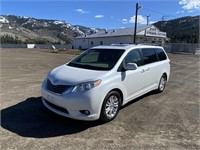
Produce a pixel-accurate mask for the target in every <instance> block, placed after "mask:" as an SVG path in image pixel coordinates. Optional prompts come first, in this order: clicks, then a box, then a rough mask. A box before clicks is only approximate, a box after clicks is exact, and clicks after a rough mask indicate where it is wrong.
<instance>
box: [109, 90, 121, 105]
mask: <svg viewBox="0 0 200 150" xmlns="http://www.w3.org/2000/svg"><path fill="white" fill-rule="evenodd" d="M112 91H116V92H118V93H119V94H120V96H121V105H123V102H124V94H123V92H122V91H121V90H120V89H118V88H114V89H112V90H110V91H109V92H108V93H110V92H112Z"/></svg>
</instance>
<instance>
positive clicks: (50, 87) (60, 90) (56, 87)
mask: <svg viewBox="0 0 200 150" xmlns="http://www.w3.org/2000/svg"><path fill="white" fill-rule="evenodd" d="M69 87H70V86H68V85H53V84H52V83H51V81H50V80H49V79H47V90H49V91H51V92H54V93H57V94H62V93H63V92H65V91H66V90H67V89H68V88H69Z"/></svg>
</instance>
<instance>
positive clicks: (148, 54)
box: [142, 48, 158, 65]
mask: <svg viewBox="0 0 200 150" xmlns="http://www.w3.org/2000/svg"><path fill="white" fill-rule="evenodd" d="M142 55H143V59H144V64H145V65H146V64H150V63H153V62H156V61H158V59H157V56H156V52H155V50H154V49H153V48H144V49H142Z"/></svg>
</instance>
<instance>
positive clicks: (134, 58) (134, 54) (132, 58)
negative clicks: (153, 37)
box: [124, 50, 142, 66]
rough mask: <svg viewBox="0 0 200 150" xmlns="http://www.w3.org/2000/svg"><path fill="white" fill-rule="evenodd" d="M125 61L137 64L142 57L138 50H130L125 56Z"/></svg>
mask: <svg viewBox="0 0 200 150" xmlns="http://www.w3.org/2000/svg"><path fill="white" fill-rule="evenodd" d="M124 60H125V63H126V64H127V63H136V64H137V65H138V66H141V65H142V59H141V56H140V52H139V50H132V51H130V52H129V53H128V54H127V56H126V57H125V59H124Z"/></svg>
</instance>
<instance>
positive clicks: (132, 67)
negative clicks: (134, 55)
mask: <svg viewBox="0 0 200 150" xmlns="http://www.w3.org/2000/svg"><path fill="white" fill-rule="evenodd" d="M137 68H138V66H137V64H136V63H127V64H124V69H125V70H136V69H137Z"/></svg>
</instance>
